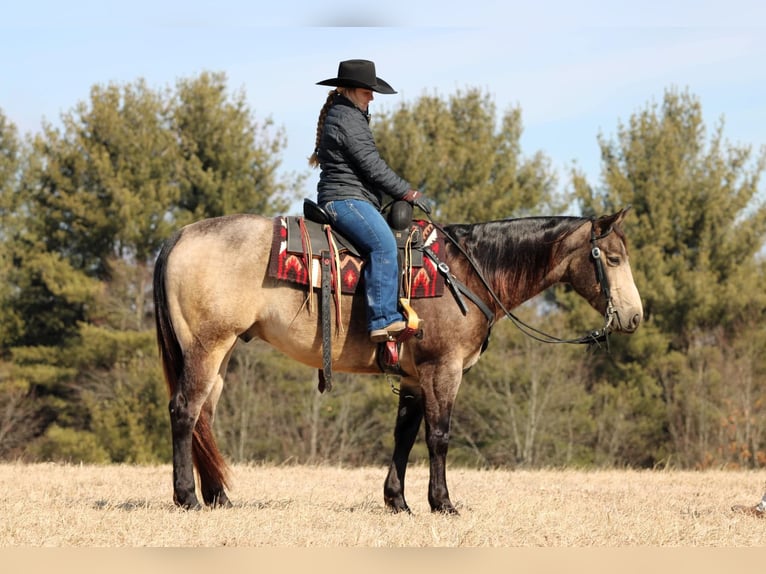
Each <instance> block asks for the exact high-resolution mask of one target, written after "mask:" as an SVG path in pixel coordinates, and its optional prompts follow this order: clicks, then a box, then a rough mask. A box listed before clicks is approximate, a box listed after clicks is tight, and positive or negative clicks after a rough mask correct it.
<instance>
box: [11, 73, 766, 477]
mask: <svg viewBox="0 0 766 574" xmlns="http://www.w3.org/2000/svg"><path fill="white" fill-rule="evenodd" d="M372 127H373V131H374V133H375V137H376V141H377V142H378V146H379V148H380V151H381V154H382V155H383V156H384V157H385V158H386V159H387V160H388V162H389V163H390V165H391V166H392V167H393V168H394V169H395V170H396V171H398V172H399V173H400V174H402V175H403V176H404V177H405V178H406V179H408V180H409V181H411V182H412V183H414V184H416V185H417V186H418V187H419V188H420V189H422V190H424V191H425V192H426V194H428V196H429V197H431V198H433V199H434V200H435V205H436V209H435V212H434V217H435V218H436V219H437V220H440V221H442V222H475V221H486V220H491V219H498V218H501V217H517V216H524V215H535V214H557V213H563V212H565V211H567V212H579V213H580V214H582V215H585V216H594V215H600V214H602V213H607V212H610V213H611V212H613V211H616V210H617V209H619V208H621V207H624V206H626V205H631V206H632V211H631V213H630V215H629V217H628V218H627V220H626V224H625V228H626V232H627V236H628V242H629V249H630V256H631V264H632V267H633V272H634V276H635V280H636V283H637V285H638V287H639V290H640V292H641V295H642V299H643V301H644V308H645V318H644V322H643V324H642V326H641V328H640V329H639V331H638V332H637V333H636V334H634V335H632V336H630V337H612V338H611V341H610V348H609V352H606V351H605V350H604V349H603V348H602V349H598V348H596V349H586V348H583V347H574V346H567V345H547V344H544V343H540V342H538V341H534V340H531V339H529V338H528V337H526V336H525V335H524V334H523V333H521V332H520V331H518V330H517V329H516V328H515V327H514V326H513V324H512V323H511V322H510V321H503V322H500V323H499V324H498V325H497V326H495V328H494V329H493V333H492V337H491V340H490V344H489V349H488V350H487V352H486V353H485V354H484V355H483V357H482V359H481V360H480V361H479V363H478V364H477V365H476V366H475V367H474V368H473V369H472V370H471V371H470V372H468V373H467V374H466V376H465V377H464V381H463V384H462V387H461V390H460V393H459V394H458V399H457V404H456V407H455V413H454V422H453V429H452V434H453V440H452V442H451V460H452V461H453V464H465V465H471V466H486V467H518V466H523V467H535V466H582V467H597V466H630V467H637V468H652V467H657V466H675V467H682V468H708V467H711V466H732V467H747V468H754V467H762V466H764V465H766V417H764V409H765V408H766V405H764V399H766V392H764V391H766V358H763V353H761V352H760V351H761V349H762V348H763V343H764V342H766V327H764V326H763V316H764V310H766V298H765V296H764V290H763V289H761V288H760V286H761V285H762V284H763V279H764V267H763V257H762V249H763V246H764V239H766V204H764V197H763V190H762V189H761V188H760V185H761V176H762V174H763V171H764V168H766V150H765V149H760V150H754V149H753V148H752V146H750V145H747V144H733V143H731V142H729V141H728V140H727V139H726V138H725V123H724V120H723V118H721V120H720V122H719V123H718V124H716V125H715V126H714V127H713V128H709V127H708V126H706V125H705V123H704V121H703V114H702V105H701V102H700V101H699V99H698V98H697V97H695V96H694V95H693V94H691V93H689V92H688V91H682V90H678V89H668V90H666V91H665V92H664V93H663V94H662V98H661V100H660V101H659V102H649V103H647V105H646V106H645V107H644V108H643V109H641V110H639V111H637V112H636V113H634V114H633V115H632V116H631V117H630V118H628V119H627V120H626V121H625V123H623V122H618V124H617V126H616V128H615V133H614V134H613V135H604V134H599V136H598V137H597V141H596V142H595V144H596V145H598V146H599V148H600V152H601V176H600V181H599V182H597V183H596V182H591V181H588V180H587V178H586V176H585V175H584V174H583V173H582V172H581V171H580V170H579V169H578V168H577V167H576V165H573V166H572V167H571V168H570V170H569V171H568V173H565V174H558V173H556V172H555V171H554V169H553V168H552V164H551V161H550V159H549V158H548V157H547V156H546V155H545V153H544V151H542V150H535V151H533V152H532V153H529V152H526V150H522V148H521V144H520V140H521V135H522V133H523V123H522V110H521V108H519V107H511V108H509V109H506V110H498V109H497V108H496V105H495V102H494V101H493V99H492V97H491V96H490V95H488V94H487V93H485V92H483V91H481V90H478V89H467V90H462V91H458V92H456V93H454V94H451V95H448V96H443V95H439V94H427V93H426V94H423V95H422V96H420V97H418V98H417V99H415V100H413V101H405V102H402V103H401V104H399V105H398V106H397V107H395V108H393V109H391V110H388V111H383V112H382V113H378V114H376V116H375V118H374V120H373V123H372ZM286 145H287V142H286V137H285V134H284V132H283V131H282V130H281V128H279V127H278V126H277V125H276V124H275V123H274V121H273V120H272V119H271V118H269V117H267V118H256V116H255V114H254V113H253V112H252V110H251V109H250V108H249V106H248V105H247V100H246V97H245V94H244V93H243V92H241V91H240V92H235V91H232V90H230V89H229V87H228V86H227V78H226V76H225V74H223V73H211V72H204V73H202V74H200V75H199V76H196V77H192V78H185V79H181V80H178V81H177V82H176V83H175V85H173V86H172V87H167V88H163V89H154V88H151V87H149V86H148V85H147V84H146V83H145V82H144V81H143V80H140V79H139V80H137V81H135V82H133V83H128V84H108V85H97V86H94V87H93V88H92V89H91V91H90V94H89V96H88V98H87V99H85V100H83V101H82V102H80V103H78V104H77V105H76V106H75V107H74V108H73V109H71V110H70V111H68V112H66V113H64V114H62V117H61V122H60V125H58V126H53V125H52V124H49V123H43V125H42V129H41V130H40V131H39V133H36V134H20V133H19V132H18V130H17V129H16V127H15V126H14V124H13V123H12V122H11V121H9V119H8V118H7V117H6V116H5V115H4V114H3V112H2V109H1V108H0V218H1V219H0V273H2V277H3V279H4V280H3V281H2V282H0V459H5V460H16V459H21V460H67V461H85V462H99V463H108V462H127V463H154V462H166V461H169V459H170V429H169V422H168V415H167V401H168V397H167V392H166V390H165V388H164V383H163V382H162V377H161V373H160V368H159V362H158V357H157V350H156V342H155V336H154V330H153V309H152V298H151V280H150V279H151V274H152V269H153V263H154V258H155V256H156V254H157V252H158V250H159V248H160V245H161V243H162V241H163V240H164V239H165V238H167V237H168V236H169V235H170V234H171V233H172V232H173V231H174V230H175V229H177V228H178V227H180V226H182V225H184V224H186V223H189V222H192V221H195V220H198V219H201V218H205V217H214V216H218V215H223V214H227V213H235V212H253V213H261V214H264V215H275V214H278V213H285V212H286V210H287V209H288V208H289V206H290V205H291V204H293V203H294V202H295V200H297V199H299V198H298V197H297V196H296V194H297V193H298V190H299V189H300V188H301V184H302V182H303V181H304V178H306V177H307V174H288V175H284V174H283V173H282V172H281V171H280V169H279V168H280V164H281V157H280V154H281V152H282V151H283V150H284V149H285V146H286ZM560 181H562V182H563V185H559V183H560ZM518 311H519V313H518V314H519V315H520V316H521V317H522V318H523V319H525V320H527V321H528V322H530V323H532V324H535V325H537V326H539V327H542V328H544V330H546V331H548V332H553V333H577V334H581V333H582V332H585V331H587V330H589V329H590V328H592V327H594V326H597V325H598V321H599V317H598V316H597V314H595V312H594V311H593V310H592V309H591V308H590V307H589V306H587V304H586V303H584V302H583V301H582V300H581V299H579V298H578V297H576V296H574V295H573V294H572V293H571V292H569V290H568V289H566V288H565V287H557V288H553V289H551V290H549V291H548V292H546V293H545V294H544V295H542V296H541V297H538V298H537V299H536V300H534V301H533V302H530V303H529V304H527V305H524V306H523V307H522V308H521V309H520V310H518ZM335 377H336V384H335V385H334V388H333V391H332V392H331V393H329V394H319V393H318V392H317V390H316V374H315V372H314V370H312V369H309V368H308V367H304V366H302V365H299V364H297V363H295V362H294V361H291V360H289V359H287V358H285V357H283V356H281V355H279V354H277V353H276V352H274V351H273V350H271V349H270V348H269V347H268V346H267V345H265V344H263V343H256V342H253V343H248V344H240V345H239V346H238V348H237V350H236V351H235V354H234V356H233V358H232V361H231V365H230V369H229V375H228V377H227V381H226V386H225V389H224V393H223V396H222V398H221V402H220V403H219V410H218V417H217V421H216V432H217V433H218V436H219V443H220V445H221V447H222V449H224V451H225V452H226V454H227V456H228V457H230V458H231V459H232V460H235V461H251V460H267V461H273V462H280V463H282V462H285V461H295V462H318V461H328V462H332V463H338V464H349V465H356V464H385V463H386V462H387V461H388V458H389V457H390V453H391V447H392V444H393V423H394V420H395V409H396V402H397V401H396V397H395V395H394V393H393V392H392V390H395V388H396V380H395V379H388V378H387V377H384V376H382V375H381V376H351V375H343V374H336V376H335ZM426 456H427V455H426V453H425V447H424V446H423V442H422V441H419V442H418V444H417V445H416V448H415V449H414V450H413V458H415V459H425V458H426Z"/></svg>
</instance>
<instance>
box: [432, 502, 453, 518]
mask: <svg viewBox="0 0 766 574" xmlns="http://www.w3.org/2000/svg"><path fill="white" fill-rule="evenodd" d="M431 512H433V513H437V512H438V513H439V514H446V515H448V516H460V513H459V512H458V511H457V508H455V507H454V506H452V504H450V503H447V504H442V505H441V506H437V507H435V508H432V509H431Z"/></svg>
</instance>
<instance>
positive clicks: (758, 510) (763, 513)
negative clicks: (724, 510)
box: [731, 504, 766, 518]
mask: <svg viewBox="0 0 766 574" xmlns="http://www.w3.org/2000/svg"><path fill="white" fill-rule="evenodd" d="M731 509H732V511H733V512H736V513H738V514H744V515H746V516H754V517H755V518H766V510H764V509H763V507H761V505H760V504H756V505H755V506H744V505H742V504H737V505H735V506H732V507H731Z"/></svg>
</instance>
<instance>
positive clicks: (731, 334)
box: [573, 90, 766, 467]
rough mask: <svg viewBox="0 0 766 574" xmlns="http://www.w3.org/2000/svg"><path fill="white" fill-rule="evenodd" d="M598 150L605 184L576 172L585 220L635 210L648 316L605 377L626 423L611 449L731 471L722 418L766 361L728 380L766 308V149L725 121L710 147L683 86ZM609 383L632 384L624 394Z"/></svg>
mask: <svg viewBox="0 0 766 574" xmlns="http://www.w3.org/2000/svg"><path fill="white" fill-rule="evenodd" d="M599 143H600V145H601V155H602V161H603V183H604V187H603V188H601V189H600V190H598V191H597V190H595V189H593V188H591V187H590V186H589V185H588V184H587V182H586V181H585V180H584V178H583V176H582V175H581V174H578V173H575V174H574V179H573V181H574V191H575V194H576V196H577V197H578V198H579V200H580V201H581V202H582V205H583V207H584V211H585V212H586V213H591V214H595V213H600V212H608V211H613V210H615V209H616V208H618V207H622V206H625V205H632V206H633V214H632V215H631V216H630V217H629V218H628V219H627V220H626V224H625V227H626V229H627V233H628V237H629V240H630V249H631V266H632V268H633V273H634V277H635V280H636V283H637V285H638V287H639V290H640V291H641V294H642V299H643V301H644V309H645V322H644V325H643V326H642V327H641V329H640V330H639V333H637V334H636V335H634V336H632V337H631V341H630V343H629V344H625V345H623V346H620V347H618V348H616V349H615V353H614V354H615V360H614V361H613V362H610V363H604V364H603V365H601V367H599V369H598V370H597V371H596V372H595V375H596V377H597V381H598V382H597V385H598V388H599V389H601V390H602V397H603V400H604V403H603V404H604V408H605V409H607V408H608V409H612V410H614V416H613V420H614V421H620V423H621V424H622V425H626V428H625V431H624V432H621V428H620V427H619V426H616V423H615V427H614V428H611V429H609V433H607V434H608V436H611V437H614V436H617V437H619V438H618V439H617V440H610V441H608V442H602V444H603V445H604V447H603V448H601V450H602V451H603V452H605V453H606V455H607V456H608V458H612V457H614V456H615V455H617V456H618V459H622V460H625V461H627V462H628V463H630V464H633V465H638V466H650V465H652V464H657V463H660V462H664V463H668V462H672V463H676V464H680V465H682V466H685V467H689V466H698V467H705V466H708V465H710V464H714V463H718V464H721V463H728V462H730V461H732V458H731V457H730V456H729V455H728V454H727V453H726V452H725V451H726V446H725V444H724V442H725V441H724V437H723V434H722V423H721V421H722V420H725V419H726V418H727V415H726V411H727V410H728V409H729V408H730V406H727V403H729V402H730V400H731V394H732V392H734V393H735V394H737V392H738V391H735V389H737V388H738V387H740V386H742V385H745V386H746V387H748V388H752V383H751V382H750V381H752V377H753V375H754V370H755V369H757V368H758V367H757V364H758V362H759V361H757V360H756V354H757V353H755V352H754V351H753V350H749V351H748V352H747V354H748V355H749V356H747V357H743V358H741V359H737V362H739V363H740V364H743V367H744V369H745V374H746V376H745V377H742V376H735V377H727V376H726V373H727V372H728V371H730V366H729V365H730V364H731V361H732V360H733V359H734V357H733V356H732V354H737V353H738V352H737V351H734V347H737V346H738V345H737V344H736V343H735V344H734V347H732V346H731V342H730V341H732V340H735V341H740V340H742V341H744V340H745V339H744V338H743V339H740V337H743V334H742V333H743V327H744V328H745V329H746V330H748V331H749V330H750V328H749V325H750V324H751V322H752V321H753V318H755V317H762V316H763V314H764V311H766V299H764V291H763V289H762V288H761V285H762V282H763V277H764V275H763V269H762V267H761V262H760V261H759V254H760V251H761V249H762V248H763V245H764V240H765V239H766V203H764V199H763V196H762V194H760V193H759V188H758V186H759V182H760V178H761V175H762V173H763V170H764V168H766V150H763V151H762V152H761V153H760V154H759V155H757V156H755V157H753V155H752V150H751V148H750V147H749V146H736V145H732V144H728V143H725V142H724V139H723V122H721V124H720V125H719V126H718V127H717V128H716V129H715V130H714V131H713V133H712V135H711V137H710V138H709V139H708V138H707V134H706V129H705V126H704V123H703V119H702V108H701V105H700V103H699V101H697V99H696V98H694V97H693V96H691V95H690V94H688V93H679V92H677V91H675V90H668V91H667V92H666V93H665V96H664V99H663V102H662V105H661V106H657V105H651V106H647V108H646V109H644V110H642V111H639V112H638V113H636V114H635V115H634V116H632V117H631V119H630V121H629V123H628V124H627V125H623V124H620V126H619V128H618V133H617V138H616V140H607V139H606V138H604V137H600V138H599ZM626 375H627V377H626ZM607 381H621V383H620V384H619V386H615V387H614V388H615V389H617V388H619V389H620V393H619V397H618V396H617V395H616V394H615V393H616V391H615V392H613V391H610V386H609V383H608V382H607ZM750 398H751V399H753V398H754V397H752V395H751V396H750ZM738 403H739V408H740V409H742V408H743V407H742V403H741V401H738ZM750 409H751V407H747V410H750ZM739 412H742V411H739ZM628 415H629V416H628ZM637 438H638V439H641V440H637ZM626 441H629V442H634V443H635V444H633V445H631V444H629V443H628V444H626ZM746 442H748V443H749V444H748V445H747V449H748V452H749V453H750V455H749V458H748V459H747V460H748V462H747V464H762V463H757V462H756V459H757V457H756V456H755V454H753V453H756V452H759V451H761V452H762V451H763V449H764V441H763V437H760V438H759V439H758V441H757V442H758V444H754V443H753V435H752V434H751V435H750V438H748V439H747V441H746ZM610 444H613V446H610ZM618 445H619V447H618ZM743 460H744V459H743V458H742V457H740V460H739V461H738V463H741V462H742V461H743Z"/></svg>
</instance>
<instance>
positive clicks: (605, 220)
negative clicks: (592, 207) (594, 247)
mask: <svg viewBox="0 0 766 574" xmlns="http://www.w3.org/2000/svg"><path fill="white" fill-rule="evenodd" d="M631 207H632V206H630V205H628V206H627V207H623V208H622V209H621V210H620V211H618V212H617V213H614V214H612V215H602V216H601V217H599V218H598V219H597V220H596V228H597V233H598V234H599V235H601V234H604V233H606V232H607V230H608V229H611V228H612V227H615V226H619V225H620V224H621V223H622V220H623V219H625V215H626V214H627V213H628V211H630V208H631Z"/></svg>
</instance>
